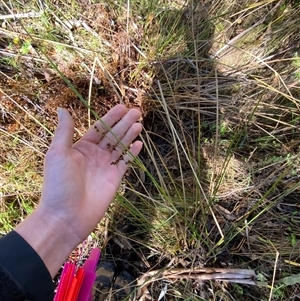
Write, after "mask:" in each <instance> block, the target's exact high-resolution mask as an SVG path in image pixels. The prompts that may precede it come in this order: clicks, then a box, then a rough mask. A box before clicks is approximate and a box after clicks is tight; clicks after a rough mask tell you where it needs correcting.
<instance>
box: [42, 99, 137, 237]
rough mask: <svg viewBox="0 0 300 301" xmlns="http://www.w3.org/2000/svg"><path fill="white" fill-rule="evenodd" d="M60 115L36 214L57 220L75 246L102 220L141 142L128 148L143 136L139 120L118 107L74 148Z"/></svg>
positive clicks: (67, 119) (69, 126)
mask: <svg viewBox="0 0 300 301" xmlns="http://www.w3.org/2000/svg"><path fill="white" fill-rule="evenodd" d="M59 115H60V116H59V124H58V128H57V130H56V133H55V136H54V138H53V141H52V144H51V146H50V149H49V151H48V152H47V155H46V159H45V177H44V185H43V191H42V199H41V203H40V206H39V210H42V211H43V212H44V213H45V214H47V215H51V216H52V217H53V219H54V220H56V221H58V220H59V221H60V223H61V224H62V225H65V226H66V228H68V229H69V231H68V233H67V235H71V236H72V237H73V240H77V243H79V242H81V241H82V240H84V239H85V238H86V237H87V235H88V234H89V233H90V232H91V231H92V230H93V229H94V227H95V226H96V224H97V223H98V222H99V221H100V219H101V218H102V217H103V215H104V213H105V211H106V210H107V208H108V206H109V204H110V203H111V201H112V200H113V198H114V196H115V193H116V191H117V189H118V187H119V185H120V181H121V179H122V177H123V175H124V173H125V172H126V169H127V166H128V163H129V162H130V161H132V159H133V157H134V156H137V155H138V154H139V152H140V150H141V148H142V143H141V142H140V141H135V142H134V143H133V144H131V143H132V141H133V140H134V139H135V138H136V137H137V136H138V134H139V133H140V132H141V130H142V128H141V125H140V124H139V123H138V122H137V121H138V119H139V118H140V116H141V114H140V111H138V110H137V109H131V110H129V111H128V110H127V109H126V108H125V107H124V106H123V105H117V106H116V107H114V108H113V109H111V110H110V111H109V112H108V113H107V114H106V115H105V116H104V117H102V118H101V120H102V121H97V122H96V123H95V125H94V126H92V127H91V128H90V129H89V130H88V131H87V133H86V134H85V135H84V136H83V137H82V138H81V139H80V140H79V141H77V142H76V143H75V144H73V142H72V140H73V134H74V123H73V120H72V118H71V116H70V115H69V113H68V112H67V111H66V110H62V109H61V110H60V112H59ZM110 128H111V130H108V129H110ZM127 147H128V148H129V151H128V152H126V150H127ZM124 152H125V153H124Z"/></svg>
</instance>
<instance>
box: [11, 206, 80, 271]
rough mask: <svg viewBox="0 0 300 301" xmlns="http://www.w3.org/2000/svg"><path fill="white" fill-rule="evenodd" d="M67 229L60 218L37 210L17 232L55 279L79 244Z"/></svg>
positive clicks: (20, 225)
mask: <svg viewBox="0 0 300 301" xmlns="http://www.w3.org/2000/svg"><path fill="white" fill-rule="evenodd" d="M66 229H68V226H67V225H66V224H65V223H64V222H63V221H61V220H60V219H59V218H56V217H54V216H52V215H51V214H49V213H48V212H45V211H44V210H43V209H41V208H37V209H36V210H35V211H34V212H33V213H32V214H31V215H30V216H28V217H27V218H26V219H25V220H24V221H23V222H22V223H20V224H19V225H18V226H17V227H16V229H15V231H16V232H17V233H18V234H19V235H21V236H22V237H23V238H24V239H25V240H26V241H27V242H28V244H29V245H31V247H32V248H33V249H34V250H35V251H36V252H37V254H38V255H39V256H40V257H41V259H42V260H43V262H44V264H45V265H46V267H47V269H48V270H49V272H50V274H51V276H52V277H54V276H55V275H56V273H57V272H58V270H59V269H60V267H61V265H62V264H63V263H64V262H65V261H66V259H67V258H68V256H69V254H70V253H71V252H72V250H73V249H74V248H75V247H76V246H77V244H78V243H79V242H78V239H77V238H76V236H75V235H69V233H66Z"/></svg>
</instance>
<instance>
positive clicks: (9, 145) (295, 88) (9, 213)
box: [0, 0, 300, 300]
mask: <svg viewBox="0 0 300 301" xmlns="http://www.w3.org/2000/svg"><path fill="white" fill-rule="evenodd" d="M0 11H1V21H2V27H1V29H0V51H1V58H0V78H1V81H0V89H1V90H0V93H1V94H0V97H1V98H0V109H1V119H0V133H1V149H2V153H1V157H0V160H1V167H0V168H1V175H2V179H1V182H0V185H1V195H0V197H1V211H0V214H1V215H0V223H1V225H2V229H3V230H2V234H3V233H5V232H8V231H9V230H11V229H12V228H13V226H14V225H15V224H16V223H17V222H19V221H20V220H21V219H22V218H24V216H25V215H26V214H28V213H30V211H31V210H33V208H34V207H35V206H36V203H37V201H38V198H39V192H38V191H40V187H41V184H42V161H43V156H44V154H45V152H46V150H47V147H48V145H49V142H50V140H51V136H52V133H53V131H54V129H55V124H56V115H55V111H56V108H57V107H58V106H60V107H66V108H68V109H69V111H70V112H71V113H72V115H73V117H74V119H75V121H76V133H75V139H76V138H78V137H80V135H81V134H82V133H83V132H84V131H85V130H86V129H87V128H88V126H89V124H90V123H91V122H93V120H94V119H96V118H97V114H98V115H102V114H103V113H105V112H106V111H107V110H108V109H109V108H110V107H112V106H113V105H115V104H117V103H120V102H121V103H124V104H125V105H127V106H128V107H139V108H140V109H141V110H142V111H143V126H144V132H143V134H142V135H141V139H142V140H143V142H144V149H143V151H142V153H141V155H140V158H139V160H137V161H136V162H135V163H134V164H133V166H132V168H131V169H130V171H129V172H128V174H127V175H126V178H125V180H124V183H122V187H121V189H120V192H119V194H118V195H117V197H116V202H115V203H114V204H113V205H112V206H111V209H110V211H109V212H108V214H107V217H106V219H104V220H103V221H102V222H101V223H100V224H99V226H98V227H97V229H95V232H94V233H93V238H94V239H95V241H97V242H98V243H99V244H100V245H101V248H102V249H103V254H105V257H106V258H107V259H108V260H109V259H113V261H114V262H115V264H116V265H117V267H118V269H119V270H120V271H122V270H124V269H125V270H130V271H131V272H132V273H133V274H134V277H135V278H136V279H137V284H138V285H137V286H136V296H135V297H134V296H131V298H132V299H134V300H147V298H150V297H149V296H151V298H154V299H159V297H161V296H163V297H162V298H165V300H199V299H200V300H241V298H244V299H245V300H296V299H297V294H298V293H297V291H298V290H299V282H298V281H297V280H296V281H294V282H293V284H292V285H288V284H287V282H286V281H281V279H285V278H286V277H288V276H295V278H293V279H297V278H296V275H297V274H298V273H299V256H300V253H299V235H300V234H299V221H300V215H299V204H298V203H299V201H298V200H299V192H300V185H299V176H300V170H299V161H300V158H299V138H300V135H299V134H300V133H299V117H300V116H299V100H298V99H299V68H300V61H299V60H300V59H299V49H298V44H299V39H300V36H299V28H298V21H297V20H299V17H300V7H299V3H298V1H284V0H280V1H272V0H267V1H249V0H243V1H206V2H205V3H202V2H198V1H175V2H174V1H172V2H169V1H167V0H161V1H146V2H145V1H139V2H136V1H118V2H113V1H106V2H103V1H86V3H85V2H82V3H81V2H80V3H79V2H75V1H56V2H53V1H44V2H41V1H26V2H25V1H24V3H23V2H22V1H18V2H16V3H14V4H12V5H11V4H10V5H8V4H7V3H6V2H5V1H1V2H0ZM12 15H14V16H12ZM96 112H97V114H96ZM33 157H34V158H36V159H35V160H32V158H33ZM220 268H221V269H225V270H226V271H227V272H228V273H230V272H233V271H235V270H234V269H239V270H242V269H248V270H252V271H254V272H255V279H251V281H254V280H255V281H256V285H249V284H246V282H245V281H244V282H243V281H241V280H240V281H238V283H236V282H235V281H233V279H231V278H230V277H229V278H228V279H227V281H225V282H224V281H220V282H219V281H216V280H213V279H215V278H214V277H213V276H210V277H211V278H209V277H208V278H203V276H201V275H200V274H201V273H202V272H203V271H204V274H210V273H211V271H212V270H213V271H215V272H216V273H217V271H219V270H218V269H220ZM200 270H201V271H202V272H201V273H200V272H199V271H200ZM174 271H176V273H177V274H176V275H178V277H174V275H173V273H174ZM195 271H198V272H195ZM197 273H198V274H197ZM170 275H172V278H170V277H171V276H170ZM180 275H181V276H180ZM182 275H183V276H182ZM241 275H242V276H241ZM201 277H202V278H201ZM239 277H244V274H239ZM149 300H150V299H149Z"/></svg>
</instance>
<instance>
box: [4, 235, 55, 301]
mask: <svg viewBox="0 0 300 301" xmlns="http://www.w3.org/2000/svg"><path fill="white" fill-rule="evenodd" d="M53 297H54V287H53V283H52V279H51V275H50V273H49V271H48V269H47V268H46V266H45V264H44V262H43V261H42V259H41V258H40V257H39V255H38V254H37V253H36V252H35V250H34V249H33V248H32V247H31V246H30V245H29V244H28V243H27V242H26V240H24V239H23V238H22V237H21V236H20V235H19V234H18V233H16V232H14V231H12V232H10V233H9V234H7V235H6V236H4V237H2V238H1V239H0V300H10V301H23V300H24V301H25V300H30V301H41V300H42V301H53Z"/></svg>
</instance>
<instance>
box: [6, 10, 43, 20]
mask: <svg viewBox="0 0 300 301" xmlns="http://www.w3.org/2000/svg"><path fill="white" fill-rule="evenodd" d="M43 13H44V12H39V13H35V12H32V13H23V14H10V15H5V16H0V20H7V19H22V18H38V17H41V16H42V15H43Z"/></svg>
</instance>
